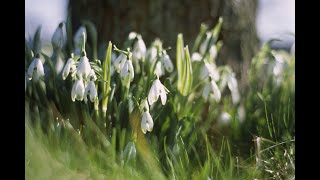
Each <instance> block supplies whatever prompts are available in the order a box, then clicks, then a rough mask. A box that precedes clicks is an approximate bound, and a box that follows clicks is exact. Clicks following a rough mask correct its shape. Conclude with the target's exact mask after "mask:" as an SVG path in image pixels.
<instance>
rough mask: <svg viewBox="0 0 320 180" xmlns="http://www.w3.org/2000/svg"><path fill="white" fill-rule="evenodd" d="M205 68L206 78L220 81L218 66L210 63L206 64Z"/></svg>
mask: <svg viewBox="0 0 320 180" xmlns="http://www.w3.org/2000/svg"><path fill="white" fill-rule="evenodd" d="M204 65H205V68H204V69H203V71H202V72H203V73H202V76H203V74H205V76H209V77H211V78H212V79H213V80H215V81H218V80H219V79H220V74H219V72H218V71H217V69H216V65H215V64H214V63H208V62H206V61H205V62H204Z"/></svg>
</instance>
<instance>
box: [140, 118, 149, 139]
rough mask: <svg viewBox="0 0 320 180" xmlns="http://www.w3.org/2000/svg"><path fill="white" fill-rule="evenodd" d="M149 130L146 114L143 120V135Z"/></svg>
mask: <svg viewBox="0 0 320 180" xmlns="http://www.w3.org/2000/svg"><path fill="white" fill-rule="evenodd" d="M147 129H148V124H147V119H146V117H145V114H143V115H142V120H141V130H142V132H143V134H146V132H147Z"/></svg>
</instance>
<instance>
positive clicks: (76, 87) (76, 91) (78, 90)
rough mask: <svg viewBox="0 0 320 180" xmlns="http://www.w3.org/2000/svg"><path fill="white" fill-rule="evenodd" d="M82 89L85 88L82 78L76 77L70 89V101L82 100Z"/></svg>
mask: <svg viewBox="0 0 320 180" xmlns="http://www.w3.org/2000/svg"><path fill="white" fill-rule="evenodd" d="M84 90H85V88H84V84H83V81H82V79H76V81H75V82H74V84H73V87H72V90H71V99H72V101H75V100H78V101H82V100H83V96H84Z"/></svg>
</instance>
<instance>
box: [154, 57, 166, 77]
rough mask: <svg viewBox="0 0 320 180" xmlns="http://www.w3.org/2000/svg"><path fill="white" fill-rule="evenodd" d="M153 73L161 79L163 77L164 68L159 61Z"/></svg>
mask: <svg viewBox="0 0 320 180" xmlns="http://www.w3.org/2000/svg"><path fill="white" fill-rule="evenodd" d="M154 73H155V74H156V75H157V76H158V77H161V76H163V75H164V73H165V72H164V67H163V65H162V63H161V62H160V61H158V62H157V65H156V68H155V70H154Z"/></svg>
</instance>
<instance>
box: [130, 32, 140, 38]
mask: <svg viewBox="0 0 320 180" xmlns="http://www.w3.org/2000/svg"><path fill="white" fill-rule="evenodd" d="M137 35H138V34H137V33H136V32H130V33H129V36H128V39H129V40H133V39H135V38H136V37H137Z"/></svg>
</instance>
